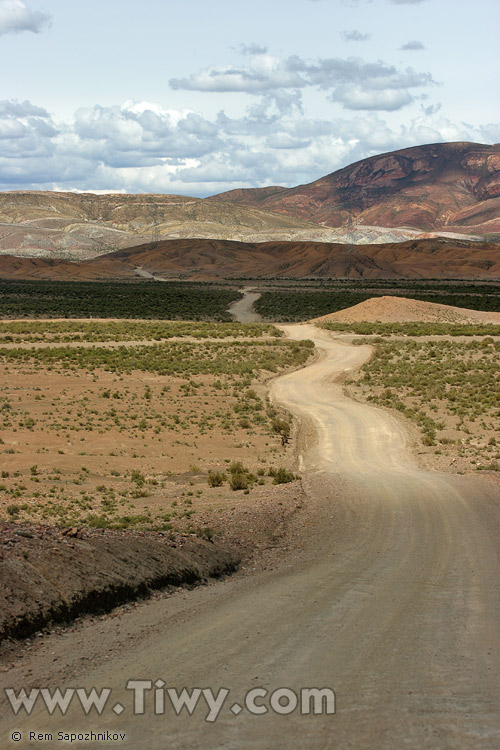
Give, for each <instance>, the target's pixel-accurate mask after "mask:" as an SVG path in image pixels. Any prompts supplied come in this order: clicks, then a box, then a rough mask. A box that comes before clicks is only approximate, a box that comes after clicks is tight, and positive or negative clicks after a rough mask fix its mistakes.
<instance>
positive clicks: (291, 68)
mask: <svg viewBox="0 0 500 750" xmlns="http://www.w3.org/2000/svg"><path fill="white" fill-rule="evenodd" d="M434 83H435V82H434V81H433V79H432V76H431V74H430V73H419V72H417V71H415V70H413V69H412V68H406V69H405V70H398V69H397V68H396V67H394V66H393V65H388V64H387V63H384V62H383V61H380V60H379V61H377V62H374V63H368V62H365V61H364V60H362V59H361V58H354V57H350V58H347V59H344V58H338V57H337V58H319V59H317V60H313V61H307V60H304V59H303V58H301V57H299V56H298V55H293V56H291V57H289V58H287V59H286V60H280V59H278V58H276V57H272V56H271V55H268V54H265V55H260V54H259V55H256V56H254V57H252V58H251V60H250V63H249V65H248V66H246V67H245V66H239V67H234V66H229V67H225V68H205V69H204V70H202V71H200V72H199V73H192V74H191V75H190V76H189V77H186V78H175V79H172V80H171V81H170V86H171V87H172V88H173V89H187V90H190V91H206V92H217V93H235V92H238V93H246V94H250V95H253V96H262V95H265V96H266V97H267V99H268V101H270V100H273V101H274V102H275V104H276V106H277V108H278V110H279V111H280V112H282V113H283V112H290V111H291V110H292V109H293V108H294V107H296V108H298V109H300V107H301V98H300V90H302V89H306V88H317V89H320V90H323V91H327V92H328V98H329V99H330V100H331V101H334V102H338V103H340V104H341V105H342V106H343V107H345V108H346V109H355V110H357V109H367V110H382V111H383V110H385V111H393V110H395V109H401V108H402V107H404V106H405V105H407V104H409V103H411V102H412V101H414V96H413V95H412V94H411V93H410V90H411V89H416V88H422V87H427V86H431V85H433V84H434ZM290 89H292V90H293V92H294V93H293V96H292V97H291V98H290V97H287V96H286V91H287V90H290Z"/></svg>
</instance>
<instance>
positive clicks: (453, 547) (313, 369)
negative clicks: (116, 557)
mask: <svg viewBox="0 0 500 750" xmlns="http://www.w3.org/2000/svg"><path fill="white" fill-rule="evenodd" d="M286 330H287V334H288V335H289V336H291V337H292V338H312V339H314V341H315V342H316V345H317V347H318V350H319V353H320V356H319V357H318V359H317V361H316V362H315V363H314V364H312V365H311V366H309V367H306V368H304V369H302V370H300V371H297V372H294V373H291V374H288V375H286V376H284V377H281V378H279V379H277V380H276V381H274V383H273V386H272V397H273V398H274V399H276V400H277V401H280V402H281V403H283V404H284V405H286V406H287V407H288V408H289V409H290V410H291V411H292V412H294V414H296V416H297V417H298V418H299V420H300V422H301V424H302V429H301V434H300V436H299V450H300V454H301V455H300V462H301V465H302V471H303V472H304V482H305V486H306V489H307V492H308V496H309V499H310V500H309V505H308V507H307V508H306V509H304V510H303V511H301V512H299V513H298V514H297V515H296V516H295V518H294V521H293V523H292V526H291V528H290V547H291V548H292V550H293V552H291V553H289V554H288V556H287V557H284V558H283V559H282V561H281V562H280V563H279V564H277V565H275V567H274V569H271V570H264V571H263V572H260V573H258V574H255V575H253V576H236V577H235V578H233V579H229V580H226V581H224V582H222V583H218V584H215V585H212V586H207V587H202V588H199V589H196V590H194V591H191V592H189V593H179V594H176V595H174V596H173V597H171V598H168V599H164V600H159V601H153V602H151V603H150V604H148V605H145V606H143V607H141V608H139V609H138V610H136V611H135V612H134V611H132V612H130V613H128V614H126V615H124V616H122V617H120V618H117V619H116V620H111V621H107V622H103V623H102V626H100V625H99V626H97V625H95V624H93V625H91V624H89V626H88V627H83V628H82V629H81V630H79V631H77V632H76V633H74V634H71V633H70V634H68V635H67V636H66V637H65V638H59V639H56V638H54V639H53V640H50V639H49V642H48V643H47V644H46V645H44V647H43V648H41V649H39V650H38V651H36V652H35V653H34V655H33V656H32V657H31V658H28V659H27V661H26V662H25V663H26V664H27V665H28V666H29V669H30V670H31V674H30V675H29V678H30V679H29V682H30V683H31V684H36V683H38V684H43V682H44V680H45V682H47V683H48V684H51V681H52V684H53V683H54V680H55V679H56V676H57V674H58V669H60V667H59V666H58V665H60V664H61V663H63V664H67V665H69V668H70V669H71V668H72V665H73V666H74V667H75V665H76V664H78V665H79V667H78V668H79V670H80V672H79V674H78V676H77V677H75V678H73V679H71V680H69V681H68V680H67V681H66V684H68V685H73V686H75V685H76V684H78V686H82V685H85V686H91V685H93V686H96V687H104V686H109V687H113V688H114V692H113V701H112V703H113V704H115V703H116V701H120V702H121V703H122V704H123V705H124V706H125V707H126V709H127V710H126V711H125V712H124V713H123V714H122V715H121V716H116V715H115V714H114V713H113V711H106V712H105V713H104V714H103V715H102V716H101V717H94V718H92V719H91V718H90V717H87V718H86V717H85V716H83V714H82V711H81V709H80V710H77V709H76V708H72V709H71V711H70V712H69V714H68V715H67V716H65V717H61V716H60V715H59V716H58V715H56V714H55V715H54V716H53V717H49V716H48V715H47V712H46V711H45V710H39V709H38V707H37V709H35V711H34V712H33V714H32V716H31V717H30V718H29V719H28V718H26V717H25V718H23V719H17V720H14V719H13V718H12V716H11V718H10V719H9V718H8V711H7V709H6V708H3V716H4V721H3V724H2V739H4V738H5V739H6V740H8V737H9V732H10V731H12V730H20V731H22V732H23V734H24V735H25V736H26V732H27V731H29V730H32V731H33V730H36V731H38V732H50V731H52V732H54V733H55V732H57V731H60V730H64V731H87V732H88V731H90V730H91V729H92V730H93V731H97V730H98V729H99V730H100V731H103V730H109V731H112V732H125V733H126V735H127V736H126V739H125V740H124V742H123V743H114V744H118V745H119V746H121V747H127V748H142V747H145V748H151V749H152V750H156V749H158V750H160V748H161V749H162V750H163V749H164V748H175V749H176V750H177V749H179V750H180V749H181V748H182V749H183V750H191V749H195V748H196V749H198V748H199V749H200V750H201V748H203V749H204V750H206V749H209V750H215V749H216V748H224V749H225V750H239V749H240V748H242V749H244V750H247V749H248V750H250V749H252V750H267V749H269V750H271V749H273V750H274V749H275V748H278V749H281V748H283V749H284V748H287V749H288V748H307V750H325V749H327V748H342V750H344V749H345V748H352V749H353V750H364V749H365V748H366V750H368V749H369V750H377V749H378V748H380V749H383V750H386V749H387V750H393V749H394V750H401V748H412V749H413V748H415V750H422V749H424V748H436V750H438V749H439V750H442V749H443V748H449V749H450V750H462V749H463V750H470V749H471V748H481V749H482V750H485V749H489V748H492V749H493V748H498V747H499V745H500V642H499V640H500V639H499V627H498V625H499V619H500V603H499V589H498V586H499V584H498V580H499V578H498V572H499V562H498V540H499V528H498V519H499V515H498V500H499V498H498V494H496V493H495V492H494V490H493V489H490V487H489V485H488V484H486V483H480V482H479V481H478V482H476V481H473V480H471V479H467V478H461V477H453V476H448V475H443V474H434V473H428V472H425V471H422V470H420V469H419V468H418V467H417V465H416V464H415V462H414V461H413V460H412V458H411V456H410V452H409V447H408V438H407V436H406V433H405V431H404V429H403V428H402V427H401V425H400V423H399V422H398V421H397V420H396V419H395V418H393V417H391V416H390V415H389V414H387V413H386V412H384V411H382V410H379V409H376V408H372V407H369V406H367V405H364V404H359V403H354V402H352V401H350V400H348V399H347V398H346V397H345V396H344V395H343V392H342V387H341V384H339V383H338V382H337V383H336V382H335V381H334V379H333V378H334V376H335V377H336V378H337V379H342V377H343V374H344V373H345V372H346V371H347V372H348V371H349V370H350V369H352V368H355V367H358V366H359V365H360V364H361V363H362V362H363V361H364V360H365V359H366V358H367V356H369V350H368V348H367V347H352V346H348V345H344V344H341V343H337V342H335V341H334V340H333V339H331V338H330V337H329V334H327V333H326V332H323V331H318V329H316V328H313V327H310V326H288V327H286ZM97 627H99V631H98V632H97V633H96V628H97ZM117 640H118V641H120V642H121V643H122V649H121V650H116V648H115V650H114V651H113V650H112V645H113V644H114V646H115V647H116V641H117ZM108 648H109V650H108ZM78 649H82V653H85V655H86V661H85V662H84V664H85V665H86V666H85V667H84V668H82V667H81V664H82V662H81V661H78V656H77V653H78ZM56 660H57V661H56ZM25 669H26V667H25ZM75 671H76V667H75ZM23 674H24V673H23V671H20V672H19V674H18V675H17V676H16V675H14V674H11V675H10V676H9V679H10V680H11V681H13V684H14V685H16V686H19V685H20V684H23ZM159 678H161V679H163V680H164V681H165V682H166V683H167V686H168V687H171V686H172V687H173V686H175V687H177V688H180V687H182V686H185V687H188V688H194V687H200V688H206V687H210V688H212V689H213V690H214V691H217V690H218V689H219V688H221V687H225V688H229V689H231V699H230V701H229V703H228V705H232V704H233V703H234V702H235V701H238V702H240V703H242V701H243V697H244V694H245V691H247V690H248V689H250V688H253V687H263V688H264V689H266V690H268V691H270V692H272V691H273V690H275V689H276V688H281V687H286V688H292V689H293V690H295V691H297V692H298V691H300V689H301V688H303V687H327V686H328V687H331V688H333V689H334V690H335V691H336V695H337V713H336V714H335V715H329V716H312V715H308V716H301V715H300V714H299V713H297V712H295V713H293V714H291V715H288V716H286V715H278V714H276V713H272V712H270V713H268V714H266V715H263V716H253V715H250V714H249V713H248V712H247V711H246V710H244V711H242V712H241V713H240V714H239V715H238V716H235V715H234V714H232V713H231V711H230V710H229V708H228V707H225V708H224V709H223V710H222V712H221V714H220V716H219V718H218V720H217V721H215V722H214V723H207V722H205V720H204V719H205V716H206V714H207V709H206V706H205V704H203V705H204V706H205V709H204V710H200V711H196V712H195V714H194V715H193V716H192V717H188V716H183V717H176V716H173V714H172V711H171V710H170V711H168V710H167V712H166V715H158V716H155V715H154V712H153V708H152V700H151V696H149V704H148V703H147V704H146V713H145V714H144V715H143V716H135V717H134V716H132V715H131V712H130V705H131V692H130V691H127V690H125V689H124V686H125V685H126V683H127V680H129V679H143V680H145V679H151V680H157V679H159ZM24 681H25V682H26V679H24ZM61 687H62V685H61ZM115 699H116V700H115ZM258 702H262V703H264V704H265V703H266V701H265V700H262V701H258ZM5 717H7V718H5ZM54 736H55V735H54ZM39 744H41V743H39ZM17 746H19V745H17ZM22 746H23V747H28V746H30V745H28V744H26V745H22ZM33 746H34V745H33ZM58 746H60V743H57V742H56V741H55V740H54V742H52V743H51V742H45V743H44V744H43V747H50V748H52V747H58ZM84 746H85V747H88V746H89V745H88V743H81V744H79V743H74V744H73V745H72V747H84ZM98 746H100V745H98Z"/></svg>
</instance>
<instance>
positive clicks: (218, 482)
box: [207, 471, 227, 487]
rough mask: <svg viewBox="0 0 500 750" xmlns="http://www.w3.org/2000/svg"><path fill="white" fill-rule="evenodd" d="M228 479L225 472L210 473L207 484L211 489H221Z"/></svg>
mask: <svg viewBox="0 0 500 750" xmlns="http://www.w3.org/2000/svg"><path fill="white" fill-rule="evenodd" d="M226 479H227V476H226V474H224V472H223V471H209V472H208V477H207V483H208V486H209V487H221V486H222V485H223V484H224V482H225V481H226Z"/></svg>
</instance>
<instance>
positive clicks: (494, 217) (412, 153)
mask: <svg viewBox="0 0 500 750" xmlns="http://www.w3.org/2000/svg"><path fill="white" fill-rule="evenodd" d="M214 198H216V199H217V200H224V201H228V202H232V203H237V204H240V205H246V206H254V207H258V208H261V209H265V210H267V211H274V212H276V213H281V214H284V215H286V216H291V217H294V218H299V219H303V220H306V221H312V222H316V223H318V224H322V225H324V226H329V227H339V226H343V225H344V226H345V225H349V224H352V223H353V224H354V225H369V226H379V227H392V228H394V227H410V228H414V229H418V230H420V231H421V232H427V233H431V234H435V233H438V232H439V233H442V232H450V233H459V234H481V235H484V234H493V233H496V232H500V144H496V145H494V146H486V145H483V144H480V143H433V144H430V145H424V146H416V147H413V148H406V149H402V150H400V151H393V152H390V153H386V154H381V155H379V156H372V157H370V158H369V159H363V160H362V161H358V162H356V163H355V164H351V165H350V166H348V167H344V169H339V170H338V171H337V172H332V174H329V175H327V176H326V177H322V178H321V179H319V180H316V181H315V182H311V183H309V184H307V185H299V186H298V187H295V188H283V187H265V188H253V189H249V190H231V191H229V192H226V193H220V194H218V195H216V196H214Z"/></svg>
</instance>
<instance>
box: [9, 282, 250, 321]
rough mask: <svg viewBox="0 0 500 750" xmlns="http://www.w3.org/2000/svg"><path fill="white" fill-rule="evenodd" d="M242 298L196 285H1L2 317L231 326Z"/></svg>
mask: <svg viewBox="0 0 500 750" xmlns="http://www.w3.org/2000/svg"><path fill="white" fill-rule="evenodd" d="M240 297H241V294H240V293H239V292H237V291H235V290H232V289H226V288H216V287H211V286H210V285H208V284H197V283H190V282H154V281H146V282H135V283H130V282H129V283H124V282H121V283H120V282H80V281H0V317H1V318H24V317H33V318H148V319H149V318H154V319H157V320H214V321H227V322H231V321H232V320H233V317H232V316H231V315H230V314H229V313H228V312H227V308H228V307H229V305H230V304H231V303H232V302H234V301H235V300H237V299H240Z"/></svg>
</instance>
